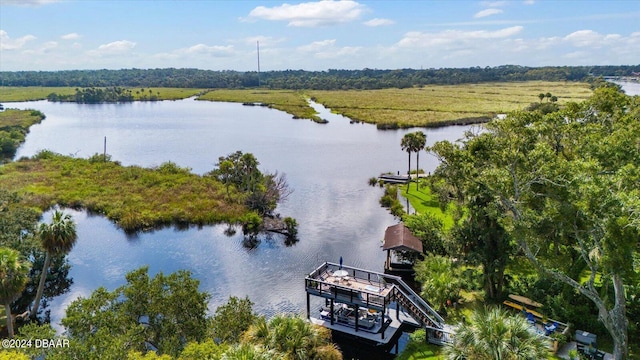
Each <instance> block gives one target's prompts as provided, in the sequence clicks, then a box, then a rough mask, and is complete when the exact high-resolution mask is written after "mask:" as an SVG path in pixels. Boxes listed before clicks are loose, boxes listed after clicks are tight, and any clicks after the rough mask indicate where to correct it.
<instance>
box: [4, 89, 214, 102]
mask: <svg viewBox="0 0 640 360" xmlns="http://www.w3.org/2000/svg"><path fill="white" fill-rule="evenodd" d="M76 89H78V87H69V86H67V87H48V86H28V87H20V86H0V103H2V102H11V101H36V100H45V99H47V96H49V94H52V93H55V94H57V95H60V96H70V95H74V94H75V93H76ZM126 89H128V90H131V93H132V95H133V98H134V100H148V99H149V98H150V97H151V96H154V98H155V100H180V99H185V98H188V97H192V96H196V95H198V94H201V93H203V92H205V91H206V90H204V89H187V88H161V87H148V88H142V87H141V88H131V87H127V88H126ZM5 105H6V104H5Z"/></svg>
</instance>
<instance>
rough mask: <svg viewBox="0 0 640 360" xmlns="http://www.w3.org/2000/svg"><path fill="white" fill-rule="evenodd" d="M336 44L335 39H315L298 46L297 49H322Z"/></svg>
mask: <svg viewBox="0 0 640 360" xmlns="http://www.w3.org/2000/svg"><path fill="white" fill-rule="evenodd" d="M335 44H336V40H335V39H331V40H322V41H314V42H312V43H311V44H308V45H303V46H298V48H297V49H298V50H300V51H319V50H321V49H325V48H327V47H328V46H334V45H335Z"/></svg>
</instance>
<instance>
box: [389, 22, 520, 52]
mask: <svg viewBox="0 0 640 360" xmlns="http://www.w3.org/2000/svg"><path fill="white" fill-rule="evenodd" d="M522 29H523V28H522V26H512V27H508V28H504V29H500V30H496V31H487V30H476V31H461V30H445V31H441V32H437V33H423V32H417V31H412V32H408V33H407V34H405V36H404V37H403V38H402V39H401V40H400V41H399V42H398V43H397V45H398V46H399V47H414V46H415V47H428V46H434V45H442V44H450V43H464V42H468V41H470V40H474V41H475V40H482V39H500V38H508V37H511V36H513V35H516V34H518V33H519V32H521V31H522Z"/></svg>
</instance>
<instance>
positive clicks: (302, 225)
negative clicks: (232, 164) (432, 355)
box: [5, 84, 638, 329]
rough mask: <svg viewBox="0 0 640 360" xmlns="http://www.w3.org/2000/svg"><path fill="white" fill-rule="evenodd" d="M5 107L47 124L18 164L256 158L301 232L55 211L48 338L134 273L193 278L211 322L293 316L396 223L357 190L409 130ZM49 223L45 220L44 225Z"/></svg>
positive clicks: (445, 135)
mask: <svg viewBox="0 0 640 360" xmlns="http://www.w3.org/2000/svg"><path fill="white" fill-rule="evenodd" d="M631 85H633V86H631V87H630V90H632V91H628V92H629V93H634V92H635V93H636V94H637V93H638V87H637V84H631ZM634 86H635V88H634ZM625 88H626V87H625ZM5 106H6V107H10V108H20V109H37V110H40V111H42V112H43V113H44V114H46V116H47V118H46V119H45V120H44V121H43V122H42V123H41V124H39V125H35V126H33V127H32V128H31V131H30V133H29V135H28V136H27V140H26V142H25V143H24V144H23V145H22V146H21V147H20V149H19V150H18V153H17V155H16V158H20V157H22V156H32V155H34V154H35V153H37V152H38V151H39V150H42V149H49V150H52V151H55V152H58V153H61V154H65V155H73V156H77V157H88V156H91V155H93V154H95V153H102V151H103V144H104V138H105V137H106V138H107V153H109V154H110V155H111V156H112V159H113V160H117V161H120V162H121V163H122V164H123V165H140V166H156V165H160V164H161V163H163V162H165V161H173V162H175V163H177V164H178V165H180V166H183V167H189V168H191V169H192V170H193V172H195V173H198V174H203V173H206V172H207V171H209V170H211V169H212V168H213V167H214V165H215V163H216V162H217V159H218V157H219V156H224V155H228V154H230V153H232V152H234V151H236V150H242V151H244V152H251V153H253V154H254V155H255V156H256V157H257V159H258V161H259V162H260V168H261V170H267V171H276V170H277V171H279V172H284V173H286V175H287V178H288V182H289V184H290V186H291V187H292V188H293V189H294V192H293V193H292V194H291V196H290V197H289V199H288V201H287V202H286V203H284V204H282V205H281V206H279V207H278V209H277V211H278V212H279V213H281V214H282V215H283V216H292V217H294V218H296V219H297V221H298V223H299V239H300V241H299V242H297V243H296V244H294V245H292V246H286V245H285V244H284V242H283V240H282V239H280V238H278V237H274V238H262V240H261V242H260V243H259V244H258V245H257V246H255V247H252V248H249V247H247V246H245V245H244V244H243V237H242V234H241V232H240V231H238V233H237V234H236V235H234V236H231V237H228V236H227V235H225V234H224V229H225V228H226V226H224V225H219V226H205V227H202V228H196V227H192V228H189V229H176V228H173V227H170V228H165V229H160V230H155V231H152V232H145V233H139V234H137V235H135V236H130V235H126V234H125V233H124V232H123V231H121V230H119V229H118V228H117V227H116V226H115V225H114V224H113V223H111V222H110V221H109V220H107V219H105V218H103V217H101V216H91V215H89V214H87V213H86V212H83V211H73V210H66V209H65V211H66V212H69V213H71V214H72V215H73V218H74V220H75V222H76V224H77V231H78V241H77V243H76V245H75V247H74V248H73V250H72V251H71V253H70V254H69V255H68V260H69V262H70V264H71V270H70V274H69V275H70V277H71V278H73V285H72V286H71V288H70V291H69V292H67V293H66V294H63V295H61V296H58V297H57V298H55V299H53V300H52V301H51V302H50V303H49V309H50V310H51V321H52V325H54V327H56V328H57V329H61V326H60V325H59V322H60V320H61V319H62V318H63V317H64V314H65V308H66V307H67V305H68V304H69V303H70V302H72V301H73V300H74V299H76V298H77V297H79V296H85V297H86V296H89V295H90V294H91V292H92V291H93V290H95V289H97V288H98V287H100V286H103V287H106V288H107V289H108V290H113V289H115V288H116V287H118V286H121V285H123V284H124V283H125V279H124V276H125V274H126V273H127V272H129V271H132V270H134V269H137V268H139V267H141V266H149V272H150V274H151V275H152V276H153V275H154V274H156V273H158V272H164V273H165V274H168V273H171V272H174V271H176V270H179V269H186V270H189V271H191V272H192V273H193V276H194V277H195V278H197V279H199V280H200V283H201V285H200V289H201V290H202V291H207V292H208V293H209V294H211V301H210V304H209V308H210V310H211V311H214V310H215V308H216V307H217V306H218V305H221V304H223V303H224V302H225V301H226V300H227V299H228V298H229V296H231V295H234V296H239V297H244V296H248V297H249V298H250V299H251V300H252V301H253V302H254V303H255V306H254V309H255V310H256V311H257V312H258V313H261V314H265V315H267V316H269V315H273V314H275V313H279V312H289V313H291V312H293V313H300V314H303V312H304V311H305V291H304V277H305V275H306V274H308V273H309V272H311V271H313V270H314V269H315V268H316V267H317V266H318V265H320V264H321V263H322V262H324V261H333V262H338V260H339V258H340V257H341V256H342V257H343V259H344V262H345V264H347V265H351V266H356V267H360V268H364V269H369V270H374V271H382V270H383V263H384V258H385V254H384V253H383V251H382V250H381V241H382V238H383V236H384V231H385V229H386V227H387V226H390V225H393V224H395V223H397V219H395V218H394V217H393V216H392V215H390V214H389V213H388V211H387V210H386V209H384V208H381V207H380V205H379V203H378V200H379V198H380V196H381V194H382V189H381V188H379V187H371V186H369V185H368V184H367V181H368V179H369V178H370V177H374V176H377V175H379V174H380V173H383V172H387V171H393V172H396V171H400V172H401V173H403V172H405V171H406V169H407V153H406V152H403V151H402V150H401V149H400V140H401V138H402V136H404V134H405V133H407V132H408V131H415V129H412V130H385V131H380V130H377V129H376V127H375V126H373V125H368V124H351V123H350V121H349V119H347V118H344V117H342V116H339V115H335V114H331V113H330V112H329V111H328V110H326V109H324V108H322V107H321V106H319V105H314V106H316V109H317V110H318V111H319V112H320V116H321V117H323V118H326V119H327V120H329V123H328V124H316V123H314V122H311V121H308V120H293V119H292V118H291V116H290V115H288V114H286V113H283V112H280V111H277V110H271V109H268V108H263V107H247V106H242V105H240V104H234V103H217V102H207V101H194V100H193V99H185V100H179V101H162V102H135V103H130V104H100V105H80V104H73V103H50V102H46V101H38V102H21V103H7V104H5ZM470 129H471V127H469V126H454V127H446V128H441V129H422V131H423V132H425V133H426V134H427V144H428V145H430V144H433V143H434V142H436V141H440V140H450V141H455V140H458V139H460V138H462V137H463V134H464V132H465V131H467V130H470ZM413 160H415V158H414V159H413ZM413 160H412V167H414V166H415V164H414V161H413ZM436 165H437V164H436V160H435V158H434V157H432V156H430V155H427V154H426V153H424V152H423V153H422V156H421V157H420V167H421V168H422V169H425V171H432V170H433V169H434V168H435V166H436ZM48 217H49V214H45V221H48V220H49V218H48Z"/></svg>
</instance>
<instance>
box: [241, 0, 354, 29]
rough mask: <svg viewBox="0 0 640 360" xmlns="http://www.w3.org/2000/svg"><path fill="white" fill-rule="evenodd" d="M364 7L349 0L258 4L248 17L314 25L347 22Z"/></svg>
mask: <svg viewBox="0 0 640 360" xmlns="http://www.w3.org/2000/svg"><path fill="white" fill-rule="evenodd" d="M365 9H366V7H365V6H364V5H361V4H359V3H357V2H356V1H351V0H341V1H333V0H323V1H318V2H307V3H301V4H297V5H289V4H283V5H280V6H275V7H271V8H268V7H266V6H258V7H256V8H255V9H253V10H251V12H250V13H249V17H252V18H258V19H265V20H273V21H287V22H288V25H289V26H297V27H316V26H326V25H335V24H343V23H348V22H351V21H354V20H357V19H359V18H360V16H361V15H362V13H363V12H364V11H365Z"/></svg>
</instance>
